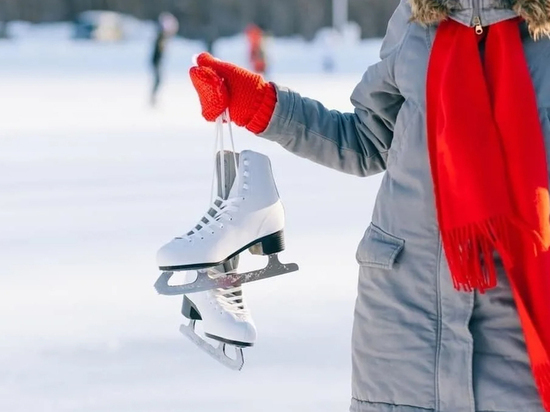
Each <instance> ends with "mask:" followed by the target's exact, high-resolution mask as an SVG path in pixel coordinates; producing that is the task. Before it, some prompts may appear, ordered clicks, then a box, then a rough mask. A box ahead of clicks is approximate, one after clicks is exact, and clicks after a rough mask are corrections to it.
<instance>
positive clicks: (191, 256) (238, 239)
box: [155, 150, 298, 295]
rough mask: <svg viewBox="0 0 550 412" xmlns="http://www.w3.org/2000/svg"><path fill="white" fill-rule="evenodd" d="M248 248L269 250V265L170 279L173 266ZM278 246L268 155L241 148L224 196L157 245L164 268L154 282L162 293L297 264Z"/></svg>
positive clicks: (280, 235)
mask: <svg viewBox="0 0 550 412" xmlns="http://www.w3.org/2000/svg"><path fill="white" fill-rule="evenodd" d="M229 153H231V152H229ZM223 157H224V156H222V158H223ZM226 163H230V162H227V161H226ZM222 176H223V173H222ZM246 249H250V252H251V253H254V254H261V255H267V256H268V264H267V266H266V267H265V268H263V269H259V270H255V271H251V272H247V273H241V274H239V273H227V274H226V276H221V277H218V278H212V277H209V276H205V275H204V273H202V272H199V276H198V277H197V280H196V281H195V282H193V283H190V284H186V285H177V286H170V285H168V281H169V279H170V278H171V277H172V275H173V272H174V271H181V270H200V269H205V268H209V267H214V266H219V265H223V264H224V263H225V262H227V261H228V260H229V259H231V258H233V257H235V256H237V255H238V254H239V253H241V252H243V251H245V250H246ZM282 250H284V209H283V205H282V203H281V201H280V199H279V195H278V193H277V188H276V186H275V181H274V180H273V175H272V172H271V164H270V161H269V158H268V157H267V156H265V155H263V154H260V153H257V152H254V151H251V150H244V151H242V152H241V153H240V155H239V156H238V166H237V171H236V177H235V179H234V182H233V184H232V186H231V190H230V192H229V195H228V196H227V198H223V197H220V196H218V197H217V198H216V199H215V201H214V202H213V203H212V205H211V208H210V211H209V212H208V213H206V214H205V215H204V216H203V218H202V219H201V220H200V221H199V223H198V224H197V225H196V226H195V228H194V229H193V230H191V231H190V232H188V233H187V234H186V235H184V236H181V237H177V238H175V239H173V240H172V241H171V242H169V243H167V244H166V245H164V246H163V247H162V248H161V249H160V250H159V251H158V254H157V263H158V265H159V268H160V269H161V270H164V271H165V272H164V273H163V274H162V275H161V277H160V278H159V279H158V281H157V283H156V284H155V288H156V289H157V291H158V292H159V293H160V294H164V295H179V294H187V293H193V292H200V291H205V290H209V289H213V288H227V287H231V286H234V285H240V284H243V283H247V282H252V281H255V280H259V279H265V278H268V277H272V276H277V275H281V274H284V273H288V272H292V271H295V270H297V269H298V266H297V265H296V264H293V263H291V264H286V265H285V264H282V263H281V262H280V261H279V259H278V256H277V253H279V252H281V251H282Z"/></svg>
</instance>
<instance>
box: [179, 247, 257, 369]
mask: <svg viewBox="0 0 550 412" xmlns="http://www.w3.org/2000/svg"><path fill="white" fill-rule="evenodd" d="M237 260H238V257H237V258H234V259H232V260H231V261H230V262H232V263H233V262H235V263H233V266H234V269H233V270H236V261H237ZM218 270H222V272H219V271H218ZM223 270H224V267H223V266H219V267H217V268H216V269H212V268H210V269H208V270H207V273H206V275H207V276H210V277H220V276H224V275H226V273H224V272H223ZM192 277H194V274H193V273H192V272H187V273H186V278H187V279H186V280H187V281H190V280H192V279H191V278H192ZM181 312H182V314H183V316H185V317H186V318H188V319H190V323H189V324H188V325H181V327H180V331H181V333H182V334H183V335H185V336H187V337H188V338H189V339H191V341H193V342H194V343H195V344H196V345H197V346H199V347H200V348H201V349H203V350H204V351H205V352H207V353H208V354H209V355H210V356H212V357H214V358H215V359H216V360H217V361H219V362H221V363H222V364H224V365H225V366H227V367H229V368H231V369H235V370H240V369H242V367H243V365H244V356H243V353H242V348H246V347H250V346H252V345H254V343H255V341H256V326H255V325H254V322H253V320H252V316H251V315H250V311H249V310H248V307H247V306H246V303H245V301H244V297H243V293H242V288H241V287H231V288H228V289H211V290H207V291H204V292H198V293H193V294H190V295H184V297H183V305H182V311H181ZM197 321H201V322H202V330H203V333H204V335H205V336H206V337H207V338H210V339H213V340H215V341H217V342H218V347H217V348H215V347H214V346H212V345H211V344H210V343H208V342H207V341H206V340H205V339H203V338H201V337H200V336H199V335H198V334H197V332H196V330H195V324H196V322H197ZM230 347H232V348H233V349H234V351H235V356H234V357H229V356H228V354H227V349H228V348H230Z"/></svg>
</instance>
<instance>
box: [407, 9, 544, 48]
mask: <svg viewBox="0 0 550 412" xmlns="http://www.w3.org/2000/svg"><path fill="white" fill-rule="evenodd" d="M409 3H410V5H411V8H412V20H413V21H416V22H418V23H422V24H434V23H439V22H440V21H442V20H445V19H446V18H447V17H449V15H451V14H452V13H454V12H456V11H459V10H461V9H462V6H461V5H460V1H459V0H409ZM495 7H498V8H502V7H504V8H509V9H512V10H514V11H515V12H516V13H517V14H518V15H519V16H521V17H522V18H523V19H524V20H525V21H526V22H527V26H528V27H529V31H530V32H531V35H532V36H533V38H534V39H540V38H541V37H545V36H546V37H550V0H495Z"/></svg>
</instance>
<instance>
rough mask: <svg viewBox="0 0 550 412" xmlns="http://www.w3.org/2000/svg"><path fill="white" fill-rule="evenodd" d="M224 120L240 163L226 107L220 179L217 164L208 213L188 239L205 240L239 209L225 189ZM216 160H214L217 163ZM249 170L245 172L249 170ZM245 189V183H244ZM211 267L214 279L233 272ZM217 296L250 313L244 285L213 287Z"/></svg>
mask: <svg viewBox="0 0 550 412" xmlns="http://www.w3.org/2000/svg"><path fill="white" fill-rule="evenodd" d="M224 123H227V125H228V128H229V138H230V141H231V153H233V156H232V157H233V162H234V167H235V171H237V170H238V164H237V155H236V153H235V142H234V139H233V130H232V128H231V119H230V117H229V110H226V111H225V112H224V113H223V114H222V115H221V116H220V117H218V118H217V119H216V141H215V144H214V159H216V156H217V153H218V151H219V152H220V156H219V158H220V165H219V170H220V173H219V175H220V181H219V182H218V181H217V174H216V166H214V173H213V176H212V187H211V198H210V208H209V210H208V212H207V213H205V215H204V216H203V217H202V218H201V220H200V221H199V223H198V224H197V225H196V226H195V228H194V229H193V230H191V231H190V232H189V233H187V235H186V236H187V239H188V240H189V241H190V242H193V241H194V239H195V238H196V237H197V235H199V239H203V240H204V235H203V234H204V233H206V234H211V235H214V234H215V230H214V228H215V227H217V228H219V229H223V228H224V225H223V221H224V220H228V221H231V220H233V217H232V216H231V212H233V211H236V210H238V202H239V200H240V198H232V199H227V197H228V195H229V193H226V182H225V172H224V171H225V149H224V135H223V127H224ZM215 163H216V160H214V164H215ZM247 173H248V172H245V174H247ZM237 179H238V173H237V174H236V176H235V182H234V183H233V184H238V181H237ZM218 183H219V185H220V189H221V196H220V195H219V194H218V193H217V192H218V191H217V186H218ZM244 189H246V187H244ZM212 272H213V271H209V276H210V277H212V278H213V279H215V278H219V277H221V276H225V275H227V274H229V273H231V271H230V272H218V273H212ZM211 292H212V294H213V296H214V298H215V299H216V301H217V302H218V304H219V305H220V307H221V308H222V309H223V310H225V311H226V312H229V313H231V314H233V315H234V316H237V317H240V318H242V317H246V316H247V315H248V314H249V311H248V308H247V307H246V306H245V304H244V301H243V295H242V287H241V286H237V287H230V288H227V289H222V288H218V289H214V290H212V291H211Z"/></svg>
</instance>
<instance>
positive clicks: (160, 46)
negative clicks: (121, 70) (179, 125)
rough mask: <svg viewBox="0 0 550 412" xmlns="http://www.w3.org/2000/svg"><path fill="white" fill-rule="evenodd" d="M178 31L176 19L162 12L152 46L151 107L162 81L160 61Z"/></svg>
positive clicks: (154, 102)
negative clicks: (170, 40) (168, 43)
mask: <svg viewBox="0 0 550 412" xmlns="http://www.w3.org/2000/svg"><path fill="white" fill-rule="evenodd" d="M178 30H179V23H178V20H177V19H176V17H175V16H174V15H173V14H171V13H168V12H162V13H161V14H160V15H159V17H158V19H157V24H156V31H157V34H156V36H155V41H154V44H153V53H152V55H151V67H152V69H153V88H152V90H151V100H150V101H151V106H155V105H156V102H157V94H158V90H159V87H160V83H161V80H162V76H161V75H162V70H161V65H162V60H163V57H164V53H165V50H166V44H167V42H168V40H169V39H170V38H171V37H172V36H174V35H175V34H176V33H177V32H178Z"/></svg>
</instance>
